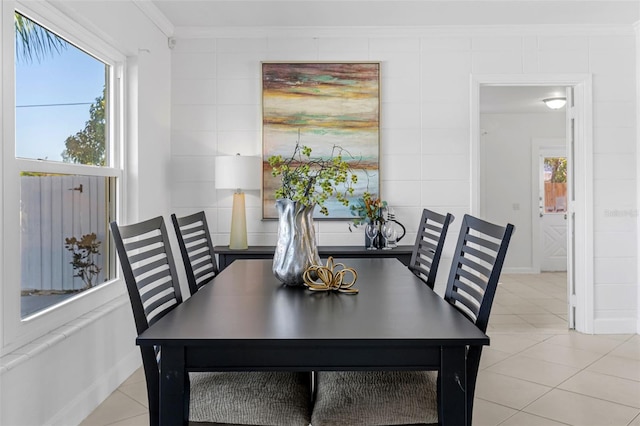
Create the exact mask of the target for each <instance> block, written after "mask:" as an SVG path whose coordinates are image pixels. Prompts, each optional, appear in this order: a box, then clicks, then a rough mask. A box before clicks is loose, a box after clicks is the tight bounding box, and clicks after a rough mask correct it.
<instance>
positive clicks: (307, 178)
mask: <svg viewBox="0 0 640 426" xmlns="http://www.w3.org/2000/svg"><path fill="white" fill-rule="evenodd" d="M311 152H312V150H311V148H310V147H308V146H306V145H300V132H298V140H297V141H296V146H295V148H294V150H293V155H291V157H289V158H283V157H282V156H281V155H272V156H271V157H269V158H268V162H269V165H270V166H271V168H272V171H271V174H272V175H273V176H280V178H281V182H282V184H281V186H280V187H279V188H278V189H276V193H275V196H276V199H281V198H285V199H290V200H292V201H297V202H299V203H302V204H303V205H305V206H312V205H314V204H317V205H318V206H320V213H322V214H324V215H325V216H326V215H328V214H329V211H328V209H327V208H326V206H325V205H324V203H325V201H327V199H328V198H329V197H331V196H335V197H336V198H337V199H338V201H339V202H341V203H342V204H343V205H345V206H348V205H349V200H348V199H347V196H349V195H351V194H353V191H354V189H353V184H355V183H356V182H357V181H358V177H357V176H356V175H355V174H354V173H353V172H352V171H351V169H350V167H349V164H348V163H347V162H346V161H344V159H343V153H346V151H345V150H344V149H343V148H341V147H339V146H335V145H334V147H333V149H332V150H331V156H330V157H329V158H328V159H324V158H312V157H311Z"/></svg>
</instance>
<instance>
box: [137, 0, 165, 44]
mask: <svg viewBox="0 0 640 426" xmlns="http://www.w3.org/2000/svg"><path fill="white" fill-rule="evenodd" d="M132 3H133V4H134V5H136V7H137V8H138V9H140V10H141V11H142V13H144V14H145V15H146V16H147V18H149V20H150V21H151V22H153V23H154V25H155V26H156V27H158V29H159V30H160V31H162V33H163V34H164V35H165V36H167V37H173V36H174V34H173V33H174V31H175V27H174V26H173V24H172V23H171V21H169V19H167V17H166V16H165V14H164V13H162V12H161V11H160V9H158V8H157V7H156V6H155V5H154V4H153V2H152V1H151V0H136V1H132Z"/></svg>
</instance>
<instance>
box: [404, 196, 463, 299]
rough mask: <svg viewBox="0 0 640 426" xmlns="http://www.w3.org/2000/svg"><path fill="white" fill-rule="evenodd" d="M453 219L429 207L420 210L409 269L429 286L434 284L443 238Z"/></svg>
mask: <svg viewBox="0 0 640 426" xmlns="http://www.w3.org/2000/svg"><path fill="white" fill-rule="evenodd" d="M453 220H454V216H453V215H452V214H451V213H447V214H446V215H441V214H440V213H436V212H434V211H432V210H429V209H424V210H423V211H422V218H420V226H419V227H418V234H417V235H416V242H415V244H414V246H413V252H412V253H411V261H410V262H409V269H410V270H411V272H413V273H414V274H415V275H417V276H418V277H419V278H420V279H421V280H422V281H424V282H425V283H426V284H427V285H428V286H429V287H431V288H433V287H434V286H435V284H436V274H437V272H438V265H439V264H440V257H441V256H442V249H443V248H444V240H445V238H446V236H447V230H448V229H449V224H450V223H451V222H453Z"/></svg>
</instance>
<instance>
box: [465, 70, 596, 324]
mask: <svg viewBox="0 0 640 426" xmlns="http://www.w3.org/2000/svg"><path fill="white" fill-rule="evenodd" d="M485 85H490V86H565V87H573V88H574V97H573V98H574V105H573V113H572V114H573V116H574V117H575V118H576V126H575V129H574V134H575V140H576V143H575V144H574V146H573V147H572V146H568V147H567V150H568V152H567V154H568V156H569V157H571V160H572V161H573V163H574V167H573V178H574V184H575V194H574V197H575V198H574V201H573V202H571V201H568V207H569V211H572V212H574V215H573V222H570V223H569V224H568V226H572V227H573V228H572V229H573V231H574V232H573V238H574V240H573V241H574V247H575V251H574V252H573V253H571V259H567V260H568V261H567V269H568V271H567V273H568V275H570V276H571V277H572V280H573V283H568V285H569V287H568V288H574V289H575V293H574V294H573V295H572V296H571V300H569V304H570V305H571V306H575V329H576V330H577V331H579V332H582V333H588V334H592V333H593V332H594V314H595V310H594V285H593V283H594V276H593V260H594V255H593V253H594V251H593V237H594V233H593V100H592V99H593V92H592V77H591V75H589V74H545V75H541V74H513V75H512V74H472V75H471V87H470V89H471V117H470V122H471V129H470V134H471V200H470V201H471V213H472V214H476V215H477V214H479V213H480V195H481V192H480V191H481V181H480V179H481V173H480V171H481V156H480V132H481V130H480V87H481V86H485ZM569 108H571V105H569V104H567V109H569ZM567 113H569V111H568V110H567ZM514 235H515V238H517V232H516V234H514ZM569 269H571V271H569Z"/></svg>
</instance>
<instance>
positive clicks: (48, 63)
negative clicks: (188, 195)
mask: <svg viewBox="0 0 640 426" xmlns="http://www.w3.org/2000/svg"><path fill="white" fill-rule="evenodd" d="M14 24H15V36H16V39H15V57H14V61H15V133H14V134H15V155H14V156H13V157H14V158H13V160H14V161H15V169H14V173H15V174H14V176H13V177H10V179H12V178H13V179H15V181H16V183H18V187H19V204H18V205H16V208H18V209H19V213H18V215H19V223H20V231H19V246H20V250H19V252H20V278H19V280H20V318H22V319H25V318H28V317H30V316H32V315H34V314H36V313H39V312H42V311H44V310H46V309H49V308H51V307H54V306H56V305H58V304H60V303H61V302H63V301H67V300H68V299H70V298H73V297H74V296H77V295H79V294H80V293H83V292H85V291H87V290H90V289H93V288H96V287H98V286H100V285H101V284H103V283H105V282H107V281H109V280H110V279H111V278H114V277H115V269H114V264H113V259H114V256H113V249H112V247H111V245H110V243H109V242H110V236H109V233H108V223H109V220H110V219H111V218H112V217H115V215H114V212H115V208H116V206H115V194H116V184H117V179H118V178H119V177H120V176H121V171H120V169H118V168H117V164H116V161H115V156H114V155H113V153H114V152H116V151H115V150H114V149H113V148H114V146H113V145H114V137H113V136H114V133H115V132H113V129H114V126H113V123H112V120H111V114H113V111H114V108H113V105H112V103H113V99H115V98H114V91H113V90H112V89H113V87H112V86H114V85H115V84H114V81H115V79H114V78H113V71H114V65H113V64H110V63H108V62H107V61H103V60H100V59H98V58H97V57H96V56H94V55H92V54H90V53H88V52H87V51H86V50H82V49H80V48H78V47H76V46H75V45H74V44H72V43H70V42H69V41H67V40H66V39H65V38H63V37H61V36H59V35H58V34H56V33H55V32H54V31H51V30H49V29H47V28H45V27H44V26H42V25H40V24H39V23H38V22H36V20H34V19H31V18H29V17H27V16H26V14H23V13H20V12H18V11H16V12H15V15H14ZM5 152H6V151H5Z"/></svg>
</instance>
